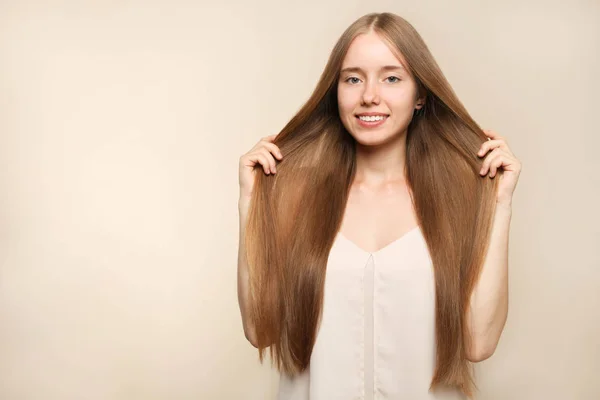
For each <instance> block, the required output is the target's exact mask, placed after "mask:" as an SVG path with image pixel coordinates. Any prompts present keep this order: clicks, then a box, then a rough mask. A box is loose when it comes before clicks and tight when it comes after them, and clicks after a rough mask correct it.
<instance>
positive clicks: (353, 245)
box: [337, 225, 421, 255]
mask: <svg viewBox="0 0 600 400" xmlns="http://www.w3.org/2000/svg"><path fill="white" fill-rule="evenodd" d="M420 230H421V227H420V226H419V225H417V226H415V227H414V228H411V229H410V230H408V231H406V232H405V233H404V234H402V236H400V237H399V238H397V239H395V240H393V241H391V242H390V243H388V244H386V245H385V246H383V247H381V248H380V249H378V250H376V251H367V250H365V249H363V248H362V247H360V246H359V245H357V244H356V243H354V242H353V241H352V240H350V239H348V238H347V237H346V236H345V235H344V234H343V233H342V232H341V231H338V233H337V236H338V237H341V238H342V239H343V240H345V241H346V242H348V243H349V244H350V245H352V247H354V248H356V249H357V250H359V251H361V252H362V253H365V254H368V255H377V254H379V253H381V252H383V251H385V250H387V249H389V248H391V247H392V246H394V245H395V244H396V243H399V242H402V241H403V240H404V239H405V238H407V237H408V236H411V235H412V234H413V233H414V232H418V231H420Z"/></svg>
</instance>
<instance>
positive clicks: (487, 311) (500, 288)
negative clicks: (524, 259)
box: [467, 202, 512, 362]
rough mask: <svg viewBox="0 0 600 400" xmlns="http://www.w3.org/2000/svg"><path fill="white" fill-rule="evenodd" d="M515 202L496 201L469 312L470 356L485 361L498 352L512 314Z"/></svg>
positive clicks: (473, 359)
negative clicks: (511, 253)
mask: <svg viewBox="0 0 600 400" xmlns="http://www.w3.org/2000/svg"><path fill="white" fill-rule="evenodd" d="M511 215H512V205H511V203H498V202H497V203H496V213H495V216H494V221H493V227H492V234H491V239H490V245H489V249H488V253H487V255H486V258H485V262H484V264H483V269H482V271H481V275H480V277H479V281H478V282H477V284H476V285H475V288H474V289H473V293H472V295H471V300H470V307H469V310H468V314H467V321H468V322H467V328H468V329H469V332H471V337H472V342H471V346H470V348H469V349H467V358H468V359H469V361H472V362H479V361H483V360H485V359H487V358H489V357H491V356H492V354H494V351H495V350H496V346H497V345H498V341H499V340H500V335H501V334H502V330H503V329H504V324H505V322H506V318H507V315H508V234H509V231H510V219H511Z"/></svg>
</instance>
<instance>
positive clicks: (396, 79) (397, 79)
mask: <svg viewBox="0 0 600 400" xmlns="http://www.w3.org/2000/svg"><path fill="white" fill-rule="evenodd" d="M390 78H392V79H395V81H394V82H398V81H400V78H398V77H396V76H389V77H388V78H387V79H390Z"/></svg>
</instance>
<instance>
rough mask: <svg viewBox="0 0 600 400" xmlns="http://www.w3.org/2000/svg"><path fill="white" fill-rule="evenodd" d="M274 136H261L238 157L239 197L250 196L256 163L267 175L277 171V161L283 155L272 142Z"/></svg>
mask: <svg viewBox="0 0 600 400" xmlns="http://www.w3.org/2000/svg"><path fill="white" fill-rule="evenodd" d="M276 136H277V135H271V136H266V137H264V138H262V139H261V140H260V141H259V142H258V143H257V144H256V145H255V146H254V147H253V148H252V149H250V151H249V152H247V153H246V154H244V155H242V156H241V157H240V198H243V199H250V198H251V197H252V189H253V188H254V177H255V174H256V168H255V166H256V164H260V165H261V166H262V169H263V171H264V172H265V174H267V175H269V174H270V173H274V174H275V173H277V161H281V160H282V159H283V155H282V154H281V150H279V147H277V146H276V145H275V144H274V143H273V141H274V140H275V137H276ZM276 158H277V160H276Z"/></svg>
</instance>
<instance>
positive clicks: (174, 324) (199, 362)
mask: <svg viewBox="0 0 600 400" xmlns="http://www.w3.org/2000/svg"><path fill="white" fill-rule="evenodd" d="M382 11H390V12H394V13H396V14H399V15H401V16H403V17H404V18H406V19H407V20H408V21H409V22H411V23H412V24H413V25H414V26H415V28H416V29H417V30H418V31H419V32H420V33H421V35H422V36H423V37H424V39H425V41H426V42H427V44H428V46H429V47H430V49H431V51H432V53H433V55H434V57H435V58H436V59H437V61H438V63H439V64H440V66H441V68H442V70H443V72H444V73H445V75H446V76H447V78H448V80H449V81H450V83H451V85H452V86H453V88H454V89H455V91H456V92H457V94H458V96H459V98H460V99H461V100H462V102H463V103H464V104H465V106H466V107H467V109H468V110H469V112H470V113H471V115H472V116H473V117H474V118H475V120H476V121H478V123H479V124H480V125H481V126H482V127H484V128H487V129H492V130H496V131H497V132H499V133H500V134H501V135H503V136H505V137H506V138H507V140H508V143H509V145H510V146H511V148H512V150H513V151H514V153H515V155H516V156H517V158H519V159H520V160H521V162H522V164H523V173H522V174H521V179H520V182H519V185H518V187H517V190H516V193H515V198H514V204H513V216H512V226H511V236H510V311H509V317H508V321H507V324H506V328H505V331H504V334H503V336H502V338H501V341H500V343H499V346H498V348H497V350H496V353H495V354H494V356H493V357H492V358H490V359H488V360H487V361H485V362H482V363H480V364H477V366H476V377H477V382H478V384H479V387H480V392H479V396H478V399H482V400H500V399H502V400H505V399H516V400H542V399H543V400H552V399H557V400H558V399H560V400H567V399H568V400H579V399H582V400H583V399H585V400H587V399H590V400H593V399H599V398H600V381H599V380H598V379H597V374H598V371H599V370H600V343H599V342H600V339H599V338H600V312H599V311H598V309H599V308H600V297H599V293H600V252H599V250H598V248H599V247H600V228H599V227H600V219H599V217H600V213H599V211H598V204H600V202H599V197H600V196H599V194H600V193H599V192H600V185H599V181H600V179H599V177H598V171H599V168H600V163H599V161H598V160H599V157H598V149H599V148H600V139H599V138H598V135H599V134H600V130H599V129H598V121H597V118H598V110H599V106H600V104H599V102H598V96H597V94H598V92H599V90H600V85H599V83H600V79H599V77H598V74H599V72H600V56H599V51H600V50H599V49H600V28H599V26H600V18H599V15H600V3H599V2H598V1H597V0H595V1H591V0H590V1H570V2H565V1H561V2H558V1H552V2H551V1H542V0H540V1H503V2H499V1H478V2H475V1H467V0H460V1H458V0H454V1H431V0H423V1H410V2H408V1H405V2H402V1H397V0H395V1H382V0H381V1H375V0H370V1H350V0H343V1H341V0H339V1H334V0H326V1H323V0H319V1H313V0H311V1H302V2H300V1H297V2H282V1H274V0H271V1H264V0H263V1H258V2H256V1H253V2H248V1H241V0H238V1H231V0H230V1H221V2H218V1H214V2H208V1H181V0H179V1H166V0H162V1H147V0H146V1H141V0H132V1H124V0H123V1H118V0H102V1H101V0H97V1H75V0H72V1H68V0H62V1H59V0H57V1H23V0H13V1H9V0H3V1H2V2H1V3H0V163H1V167H0V241H1V248H0V263H1V264H0V399H2V400H41V399H43V400H70V399H74V400H80V399H85V400H137V399H141V400H154V399H156V400H158V399H161V400H163V399H164V400H167V399H168V400H171V399H175V400H179V399H182V400H184V399H185V400H187V399H190V400H191V399H211V400H212V399H218V400H221V399H226V400H227V399H244V400H246V399H259V400H265V399H273V397H274V394H275V391H276V389H277V384H278V375H277V373H276V372H275V371H273V370H272V369H271V367H270V365H269V363H268V362H267V363H266V364H264V365H260V364H259V363H258V359H257V353H256V350H255V349H254V348H253V347H252V346H251V345H250V344H249V343H248V342H247V341H246V339H245V338H244V334H243V331H242V326H241V319H240V315H239V309H238V303H237V297H236V296H237V292H236V268H237V246H238V209H237V201H238V188H239V187H238V161H239V157H240V156H241V155H242V154H243V153H245V152H246V151H248V150H249V149H250V148H251V147H252V146H253V145H254V144H255V143H256V142H257V141H258V140H259V139H260V138H261V137H262V136H266V135H271V134H274V133H278V132H279V131H280V129H281V128H282V127H283V125H284V124H285V123H286V122H287V121H288V120H289V119H290V118H291V117H292V116H293V115H294V113H295V112H296V111H297V110H298V109H299V108H300V106H301V105H302V104H303V102H304V101H306V100H307V99H308V97H309V95H310V93H311V92H312V90H313V89H314V87H315V85H316V82H317V80H318V77H319V75H320V73H321V71H322V70H323V68H324V66H325V63H326V60H327V57H328V55H329V52H330V51H331V49H332V47H333V45H334V43H335V41H336V40H337V38H338V37H339V36H340V35H341V33H342V32H343V30H344V29H345V28H346V27H347V26H348V25H350V24H351V23H352V22H353V21H354V20H356V19H357V18H359V17H360V16H362V15H364V14H367V13H370V12H382Z"/></svg>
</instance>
